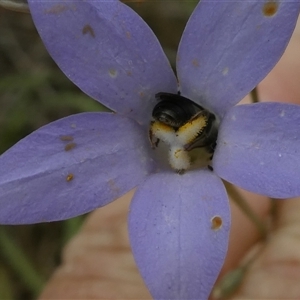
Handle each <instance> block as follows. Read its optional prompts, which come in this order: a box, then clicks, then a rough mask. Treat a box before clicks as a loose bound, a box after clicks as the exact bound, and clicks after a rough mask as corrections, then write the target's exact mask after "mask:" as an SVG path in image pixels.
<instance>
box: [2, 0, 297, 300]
mask: <svg viewBox="0 0 300 300" xmlns="http://www.w3.org/2000/svg"><path fill="white" fill-rule="evenodd" d="M29 4H30V8H31V13H32V16H33V19H34V22H35V24H36V27H37V29H38V31H39V33H40V35H41V37H42V39H43V41H44V43H45V45H46V47H47V49H48V51H49V53H50V54H51V56H52V57H53V58H54V60H55V61H56V62H57V64H58V65H59V66H60V68H61V69H62V70H63V72H65V74H66V75H67V76H68V77H69V78H70V79H71V80H72V81H73V82H74V83H75V84H76V85H78V86H79V87H80V88H81V89H82V90H83V91H84V92H86V93H87V94H88V95H90V96H91V97H93V98H95V99H96V100H98V101H99V102H101V103H103V104H105V105H107V106H108V107H109V108H111V109H112V110H113V111H115V112H117V113H103V112H99V113H82V114H78V115H73V116H70V117H66V118H63V119H61V120H58V121H56V122H53V123H51V124H49V125H46V126H44V127H42V128H40V129H39V130H37V131H35V132H33V133H32V134H31V135H29V136H28V137H26V138H24V139H23V140H21V141H20V142H19V143H17V144H16V145H15V146H14V147H12V148H11V149H9V150H8V151H7V152H5V153H4V154H3V155H2V156H1V157H0V169H1V175H0V197H1V207H0V222H1V223H3V224H25V223H36V222H47V221H54V220H62V219H66V218H70V217H73V216H76V215H79V214H82V213H86V212H89V211H91V210H93V209H95V208H97V207H100V206H103V205H106V204H108V203H109V202H111V201H113V200H115V199H116V198H118V197H120V196H121V195H123V194H124V193H126V192H128V191H129V190H130V189H132V188H134V187H136V186H138V188H137V191H136V193H135V195H134V198H133V200H132V204H131V208H130V213H129V232H130V240H131V246H132V250H133V254H134V256H135V259H136V262H137V265H138V267H139V270H140V272H141V274H142V276H143V278H144V280H145V283H146V285H147V286H148V288H149V290H150V292H151V294H152V296H153V297H154V298H156V299H205V298H207V297H208V295H209V293H210V291H211V288H212V286H213V284H214V282H215V280H216V278H217V276H218V274H219V271H220V269H221V267H222V264H223V261H224V258H225V255H226V251H227V244H228V234H229V228H230V211H229V205H228V197H227V195H226V191H225V188H224V186H223V183H222V180H221V179H220V178H223V179H225V180H228V181H230V182H232V183H233V184H236V185H238V186H240V187H242V188H245V189H248V190H250V191H253V192H256V193H260V194H264V195H268V196H271V197H277V198H286V197H293V196H296V195H300V185H299V176H300V155H299V149H300V130H299V127H300V107H299V106H297V105H291V104H282V103H259V104H250V105H239V106H234V105H235V104H236V103H238V102H239V101H240V100H241V99H242V98H243V97H244V96H245V95H246V94H247V93H248V92H249V91H251V90H252V89H253V88H254V87H255V86H256V85H257V84H258V83H259V81H260V80H261V79H263V78H264V77H265V76H266V74H267V73H268V72H269V71H270V70H271V68H272V67H273V66H274V65H275V64H276V62H277V61H278V59H279V58H280V56H281V55H282V53H283V51H284V49H285V47H286V45H287V43H288V41H289V39H290V36H291V34H292V31H293V29H294V26H295V23H296V20H297V17H298V14H299V9H300V3H299V2H287V1H276V0H275V1H274V0H272V1H221V0H220V1H213V0H202V1H201V2H200V3H199V4H198V6H197V8H196V9H195V11H194V13H193V15H192V16H191V18H190V20H189V22H188V24H187V27H186V29H185V31H184V34H183V36H182V40H181V43H180V46H179V50H178V57H177V74H178V81H179V90H180V91H181V94H182V95H183V96H185V97H188V98H190V99H192V100H193V101H195V102H196V103H198V104H200V105H202V106H204V107H205V108H206V109H208V110H210V111H211V112H213V113H214V114H215V115H216V116H217V117H218V118H219V119H220V127H219V136H218V139H217V147H216V150H215V153H214V158H213V161H212V164H213V169H214V171H213V172H211V171H210V170H208V169H206V168H200V169H196V170H190V171H187V172H186V173H185V174H184V175H179V174H176V173H175V172H174V171H172V170H171V169H169V168H165V167H163V166H161V165H160V163H157V162H156V158H155V155H154V152H155V151H153V150H152V149H151V145H150V143H149V141H148V130H149V122H150V120H151V112H152V110H153V107H154V106H155V104H156V100H155V94H156V93H158V92H168V93H177V90H178V82H177V79H176V77H175V75H174V73H173V72H172V70H171V68H170V65H169V63H168V61H167V59H166V57H165V55H164V53H163V51H162V49H161V47H160V45H159V43H158V42H157V40H156V38H155V36H154V35H153V33H152V32H151V30H150V29H149V28H148V26H147V25H146V24H145V23H144V22H143V21H142V20H141V19H140V17H139V16H137V15H136V14H135V13H134V12H133V11H132V10H131V9H130V8H128V7H127V6H126V5H124V4H123V3H121V2H119V1H117V0H109V1H93V0H86V1H67V0H65V1H63V0H61V1H43V0H30V1H29Z"/></svg>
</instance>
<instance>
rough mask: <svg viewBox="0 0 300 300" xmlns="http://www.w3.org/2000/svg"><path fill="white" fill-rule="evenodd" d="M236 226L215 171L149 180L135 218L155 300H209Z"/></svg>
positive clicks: (139, 252)
mask: <svg viewBox="0 0 300 300" xmlns="http://www.w3.org/2000/svg"><path fill="white" fill-rule="evenodd" d="M229 227H230V211H229V205H228V198H227V194H226V191H225V188H224V186H223V183H222V181H221V180H220V179H219V178H218V177H217V176H216V175H214V173H212V172H210V171H205V170H200V171H189V172H187V173H186V174H184V175H178V174H176V173H171V172H170V173H160V174H154V175H151V176H150V177H148V178H147V179H146V181H145V183H143V184H142V185H140V186H139V187H138V189H137V191H136V193H135V195H134V198H133V200H132V203H131V207H130V215H129V235H130V242H131V246H132V251H133V254H134V257H135V260H136V263H137V265H138V268H139V270H140V272H141V275H142V277H143V279H144V281H145V283H146V285H147V287H148V289H149V291H150V293H151V294H152V296H153V298H154V299H207V297H208V295H209V293H210V291H211V289H212V286H213V284H214V282H215V280H216V278H217V276H218V274H219V272H220V269H221V267H222V265H223V261H224V257H225V255H226V252H227V243H228V235H229Z"/></svg>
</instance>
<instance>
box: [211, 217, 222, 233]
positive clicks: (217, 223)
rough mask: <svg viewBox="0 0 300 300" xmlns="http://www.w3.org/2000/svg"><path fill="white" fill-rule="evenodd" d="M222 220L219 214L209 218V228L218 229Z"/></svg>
mask: <svg viewBox="0 0 300 300" xmlns="http://www.w3.org/2000/svg"><path fill="white" fill-rule="evenodd" d="M222 224H223V220H222V218H221V217H220V216H214V217H213V218H212V219H211V229H213V230H219V229H220V228H221V227H222Z"/></svg>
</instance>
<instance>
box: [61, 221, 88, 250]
mask: <svg viewBox="0 0 300 300" xmlns="http://www.w3.org/2000/svg"><path fill="white" fill-rule="evenodd" d="M83 221H84V216H78V217H75V218H72V219H68V220H66V221H65V222H64V227H63V230H64V231H63V245H64V244H66V242H68V241H69V239H70V238H71V237H73V236H74V235H75V234H76V233H77V232H78V230H79V229H80V228H81V225H82V223H83Z"/></svg>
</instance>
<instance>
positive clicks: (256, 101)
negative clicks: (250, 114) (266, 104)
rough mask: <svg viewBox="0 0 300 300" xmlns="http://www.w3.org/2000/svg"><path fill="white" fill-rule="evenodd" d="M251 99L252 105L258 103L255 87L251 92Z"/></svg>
mask: <svg viewBox="0 0 300 300" xmlns="http://www.w3.org/2000/svg"><path fill="white" fill-rule="evenodd" d="M250 95H251V99H252V103H258V102H259V97H258V91H257V87H255V88H254V89H253V90H252V91H251V92H250Z"/></svg>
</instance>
